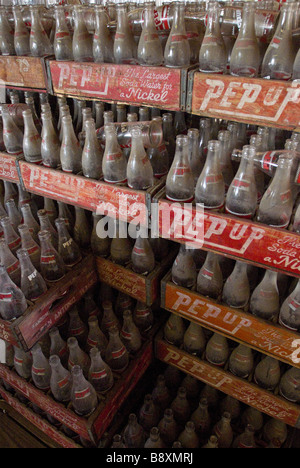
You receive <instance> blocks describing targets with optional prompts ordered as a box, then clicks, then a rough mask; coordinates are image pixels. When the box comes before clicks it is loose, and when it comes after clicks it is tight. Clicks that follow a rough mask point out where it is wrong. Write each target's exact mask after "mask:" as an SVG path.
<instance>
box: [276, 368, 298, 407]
mask: <svg viewBox="0 0 300 468" xmlns="http://www.w3.org/2000/svg"><path fill="white" fill-rule="evenodd" d="M279 394H280V395H281V396H282V397H283V398H285V399H286V400H288V401H291V402H293V403H299V401H300V370H299V369H297V368H296V367H290V368H289V369H288V370H287V371H286V372H285V373H284V374H283V376H282V377H281V379H280V382H279Z"/></svg>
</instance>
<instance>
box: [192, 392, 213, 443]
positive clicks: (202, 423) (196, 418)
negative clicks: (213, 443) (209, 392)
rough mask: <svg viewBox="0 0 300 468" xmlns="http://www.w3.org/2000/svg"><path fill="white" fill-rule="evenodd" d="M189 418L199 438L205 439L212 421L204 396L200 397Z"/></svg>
mask: <svg viewBox="0 0 300 468" xmlns="http://www.w3.org/2000/svg"><path fill="white" fill-rule="evenodd" d="M190 419H191V421H192V422H193V423H194V426H195V430H196V432H197V434H198V436H199V438H200V440H202V441H203V440H205V439H206V438H207V437H208V435H209V432H210V429H211V422H212V421H211V416H210V414H209V411H208V403H207V399H206V398H200V401H199V404H198V406H197V408H196V409H195V411H194V412H193V413H192V415H191V418H190Z"/></svg>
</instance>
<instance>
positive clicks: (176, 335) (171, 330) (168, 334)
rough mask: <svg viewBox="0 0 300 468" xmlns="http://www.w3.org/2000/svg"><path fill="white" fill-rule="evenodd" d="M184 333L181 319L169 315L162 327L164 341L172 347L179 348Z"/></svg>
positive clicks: (177, 316)
mask: <svg viewBox="0 0 300 468" xmlns="http://www.w3.org/2000/svg"><path fill="white" fill-rule="evenodd" d="M184 333H185V325H184V321H183V319H182V318H181V317H180V316H179V315H175V314H170V316H169V318H168V320H167V322H166V324H165V326H164V339H165V340H166V341H167V342H168V343H170V344H172V345H174V346H180V345H181V344H182V342H183V337H184Z"/></svg>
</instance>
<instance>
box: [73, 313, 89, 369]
mask: <svg viewBox="0 0 300 468" xmlns="http://www.w3.org/2000/svg"><path fill="white" fill-rule="evenodd" d="M68 337H73V338H76V340H77V341H78V344H79V346H81V347H82V348H86V345H87V338H88V328H87V326H86V324H85V323H84V322H83V320H82V319H81V317H80V315H79V312H78V309H77V306H76V305H75V306H73V307H72V308H71V309H70V310H69V328H68ZM76 364H77V363H76Z"/></svg>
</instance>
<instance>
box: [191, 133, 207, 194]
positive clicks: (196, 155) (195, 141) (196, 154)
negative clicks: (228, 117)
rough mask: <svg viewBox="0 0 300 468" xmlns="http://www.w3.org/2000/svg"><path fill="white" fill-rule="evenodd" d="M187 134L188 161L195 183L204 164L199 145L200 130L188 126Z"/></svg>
mask: <svg viewBox="0 0 300 468" xmlns="http://www.w3.org/2000/svg"><path fill="white" fill-rule="evenodd" d="M187 136H188V141H189V163H190V167H191V170H192V173H193V175H194V181H195V185H196V183H197V180H198V178H199V176H200V174H201V172H202V169H203V166H204V161H203V160H202V158H201V155H200V147H199V139H200V132H199V130H198V129H197V128H189V129H188V132H187Z"/></svg>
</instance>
